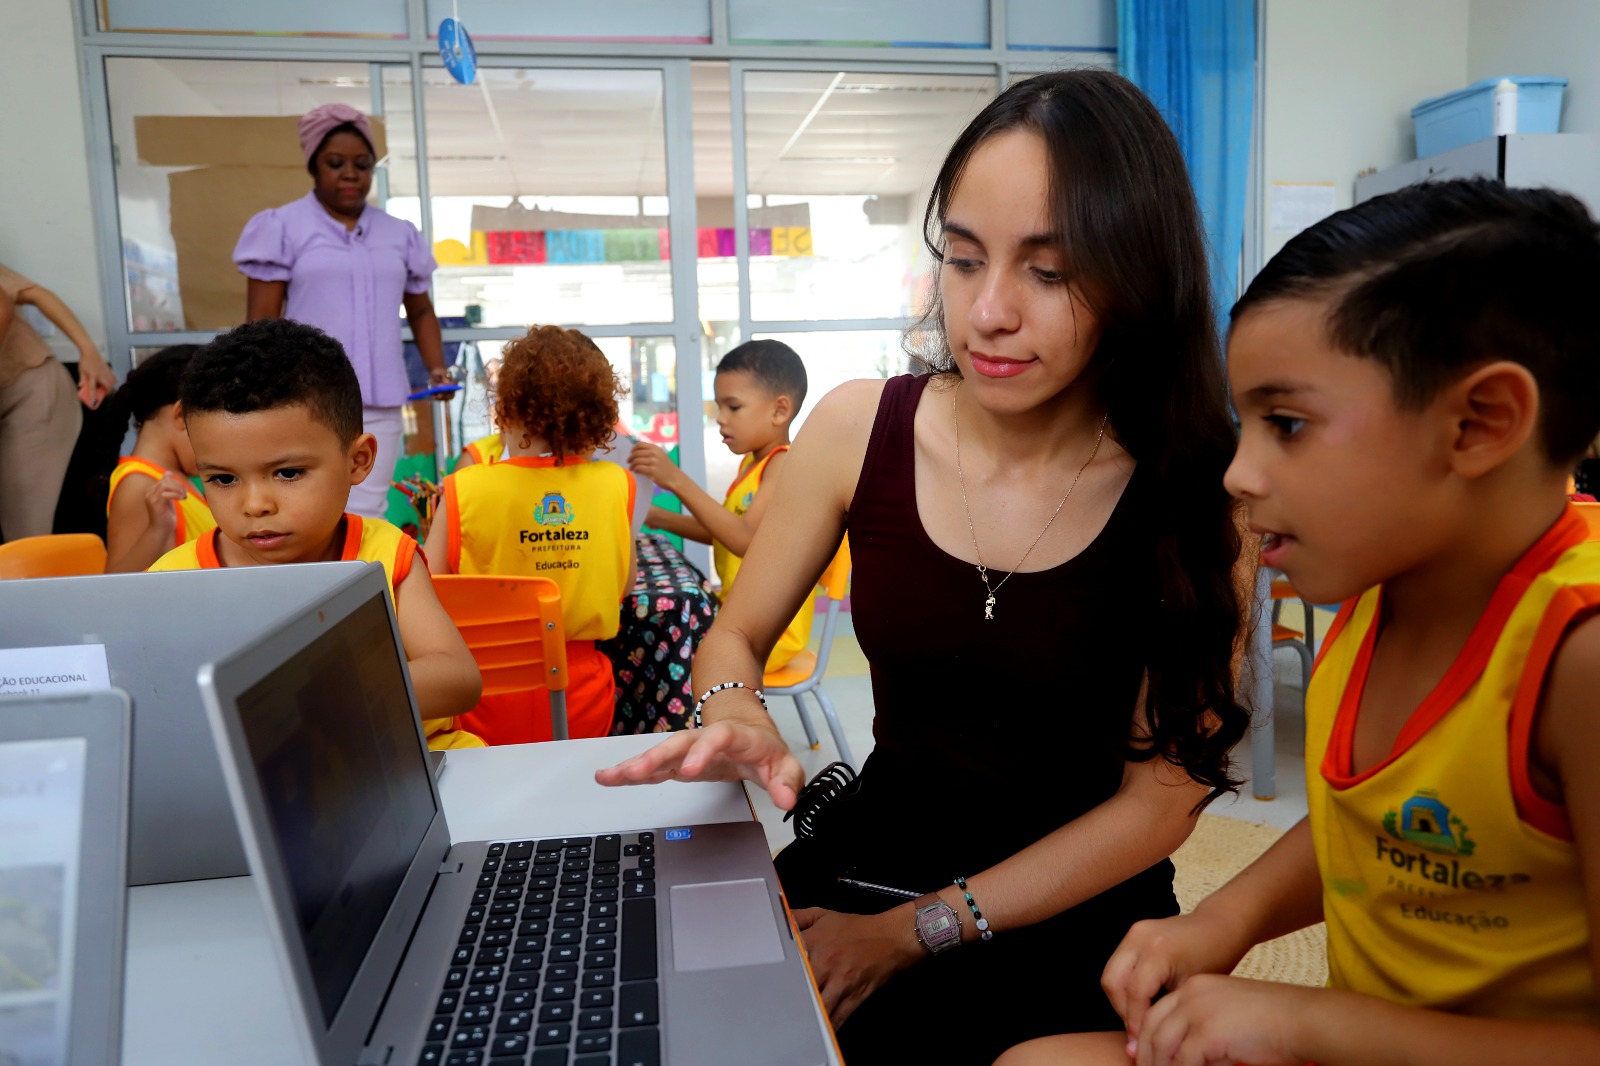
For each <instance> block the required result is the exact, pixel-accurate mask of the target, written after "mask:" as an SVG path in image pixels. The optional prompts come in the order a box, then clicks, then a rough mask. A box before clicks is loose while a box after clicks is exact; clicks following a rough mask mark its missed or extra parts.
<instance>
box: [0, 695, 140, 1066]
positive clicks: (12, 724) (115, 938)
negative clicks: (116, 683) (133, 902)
mask: <svg viewBox="0 0 1600 1066" xmlns="http://www.w3.org/2000/svg"><path fill="white" fill-rule="evenodd" d="M128 717H129V710H128V697H127V695H126V694H124V693H122V692H117V691H106V690H100V691H95V692H79V693H71V694H65V695H43V696H7V697H3V698H0V1061H3V1062H6V1063H21V1064H23V1066H101V1064H104V1063H108V1062H116V1061H118V1059H119V1058H120V1057H121V1052H120V1046H121V1034H122V1029H121V1014H122V1010H121V1005H122V931H123V916H124V912H125V908H126V900H127V886H126V881H125V874H124V872H123V860H124V844H125V843H126V840H127V817H128V730H129V726H128Z"/></svg>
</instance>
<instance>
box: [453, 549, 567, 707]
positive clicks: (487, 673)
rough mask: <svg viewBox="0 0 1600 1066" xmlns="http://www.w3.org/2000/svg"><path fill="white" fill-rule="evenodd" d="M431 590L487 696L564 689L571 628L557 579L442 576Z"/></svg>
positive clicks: (560, 690) (561, 690) (562, 690)
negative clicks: (472, 662) (473, 663)
mask: <svg viewBox="0 0 1600 1066" xmlns="http://www.w3.org/2000/svg"><path fill="white" fill-rule="evenodd" d="M433 587H434V588H435V589H436V590H437V591H438V593H439V602H440V603H442V604H444V609H445V610H446V611H447V612H448V613H449V615H450V618H451V619H452V620H453V621H454V622H455V624H456V628H457V629H459V630H461V636H462V637H463V638H464V639H465V640H466V642H467V647H468V648H469V649H471V651H472V658H473V659H474V660H476V661H477V664H478V671H479V672H480V673H482V674H483V694H484V695H485V696H493V695H497V694H499V693H503V692H527V691H529V690H531V689H538V688H547V689H549V690H551V691H552V692H565V691H566V689H567V630H566V626H565V625H563V624H562V621H561V589H560V587H559V586H557V585H556V583H555V582H554V581H551V580H549V579H548V578H543V577H500V576H491V575H463V574H440V575H438V576H436V577H435V578H434V579H433Z"/></svg>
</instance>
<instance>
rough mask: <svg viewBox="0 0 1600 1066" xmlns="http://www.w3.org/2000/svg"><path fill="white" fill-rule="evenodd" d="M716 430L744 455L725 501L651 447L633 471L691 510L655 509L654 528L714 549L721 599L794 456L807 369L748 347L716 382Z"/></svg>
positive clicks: (773, 349) (798, 626)
mask: <svg viewBox="0 0 1600 1066" xmlns="http://www.w3.org/2000/svg"><path fill="white" fill-rule="evenodd" d="M715 389H716V400H717V428H718V429H719V430H721V431H722V443H724V444H726V445H727V446H728V450H729V451H731V452H733V453H734V454H735V455H743V456H744V459H743V460H742V461H741V462H740V463H739V472H738V474H736V475H735V476H734V479H733V484H732V485H730V486H728V494H727V496H726V498H724V499H723V500H722V502H720V503H719V502H717V500H715V499H714V498H712V496H711V495H710V494H709V493H707V492H706V491H705V490H704V489H702V488H701V487H700V486H699V485H696V484H695V483H694V481H693V480H692V479H691V478H690V477H689V476H688V475H687V474H685V473H684V472H683V471H682V470H679V469H678V468H677V467H676V466H675V465H673V462H672V460H671V459H669V458H667V453H666V452H665V451H663V450H662V449H661V448H660V447H659V446H657V445H655V444H651V443H649V442H648V441H640V442H639V443H638V444H636V445H635V446H634V449H633V453H632V454H631V455H630V456H629V458H628V465H629V466H630V467H632V469H633V472H634V473H636V474H643V475H644V476H645V477H648V478H650V479H651V480H652V481H654V482H655V483H656V484H657V485H659V486H661V487H662V488H663V489H666V490H667V491H668V492H670V493H672V494H673V495H675V496H677V497H678V499H680V500H682V501H683V505H684V506H685V507H687V508H688V509H689V513H688V514H675V513H673V512H672V511H667V510H663V509H662V508H660V507H652V508H650V515H649V517H648V518H647V519H645V523H646V524H647V525H650V526H653V527H654V528H656V529H663V530H666V531H667V532H668V533H676V534H678V535H679V536H680V537H687V538H688V539H690V540H697V541H699V542H700V543H702V544H710V545H711V557H712V561H713V562H714V563H715V565H716V568H717V576H718V577H720V578H721V579H722V596H723V598H724V599H726V598H727V597H728V593H729V592H730V591H731V590H732V588H733V581H734V578H735V577H736V576H737V575H738V573H739V565H740V563H741V562H742V561H743V559H744V554H745V552H746V551H748V550H749V548H750V541H751V539H752V538H754V537H755V534H756V530H757V529H758V528H759V527H760V525H761V517H762V515H764V514H766V510H767V504H768V502H769V501H770V500H771V486H772V483H773V481H774V479H775V478H776V477H777V476H778V472H779V471H780V470H781V469H782V468H783V463H784V460H785V458H786V456H787V454H788V451H789V426H790V424H791V423H793V422H794V418H795V415H797V414H799V413H800V405H801V404H802V403H804V402H805V398H806V367H805V364H804V363H803V362H801V361H800V356H799V355H798V354H797V353H796V352H795V350H794V349H793V348H791V347H789V346H788V345H787V344H784V343H783V342H782V341H773V340H758V341H747V342H745V343H744V344H741V345H739V346H738V347H737V348H735V349H733V350H732V351H731V352H729V353H728V354H727V355H725V356H723V357H722V361H721V362H720V363H718V364H717V377H716V385H715ZM815 614H816V608H815V606H814V603H813V600H812V599H807V600H806V602H805V603H804V604H803V605H802V606H801V608H800V613H799V614H797V615H795V616H794V620H793V621H791V622H790V623H789V625H788V627H787V628H786V629H784V631H783V635H782V636H780V637H779V638H778V643H777V644H776V645H775V646H774V647H773V649H772V654H771V655H769V656H768V657H767V664H766V670H765V672H766V673H771V672H772V671H774V670H778V669H781V668H782V667H784V666H785V665H787V664H788V662H789V660H790V659H793V658H794V657H795V655H797V654H798V653H799V652H800V651H801V650H802V649H803V648H805V646H806V643H807V642H808V641H809V640H810V639H811V620H812V617H813V616H814V615H815Z"/></svg>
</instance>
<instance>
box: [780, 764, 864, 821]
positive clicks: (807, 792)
mask: <svg viewBox="0 0 1600 1066" xmlns="http://www.w3.org/2000/svg"><path fill="white" fill-rule="evenodd" d="M860 787H861V781H860V779H859V778H857V777H856V772H855V768H854V767H852V766H851V765H850V764H849V763H847V762H832V763H829V764H828V765H827V766H824V767H823V768H822V769H821V770H819V771H817V775H816V776H815V777H813V778H812V779H811V780H810V781H808V782H806V785H805V787H804V788H802V789H801V790H800V794H799V795H798V796H796V797H795V801H794V808H793V809H792V810H789V811H785V812H784V815H783V820H784V821H786V822H787V821H788V820H789V819H791V818H793V819H794V835H795V838H796V839H800V840H803V839H805V838H806V837H813V836H816V835H817V822H818V819H819V817H820V816H821V814H822V812H823V811H825V810H827V809H828V807H829V805H830V804H833V803H834V802H835V801H837V800H838V799H840V798H841V797H844V796H851V795H854V794H855V793H856V791H857V790H859V789H860Z"/></svg>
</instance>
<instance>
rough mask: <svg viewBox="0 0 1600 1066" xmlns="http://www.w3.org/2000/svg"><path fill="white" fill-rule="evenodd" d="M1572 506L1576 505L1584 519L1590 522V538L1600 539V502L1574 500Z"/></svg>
mask: <svg viewBox="0 0 1600 1066" xmlns="http://www.w3.org/2000/svg"><path fill="white" fill-rule="evenodd" d="M1572 506H1574V507H1576V508H1577V509H1578V513H1579V514H1581V515H1582V516H1583V520H1584V521H1585V522H1587V523H1589V539H1590V540H1600V503H1588V502H1585V501H1583V500H1574V501H1573V503H1572Z"/></svg>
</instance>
